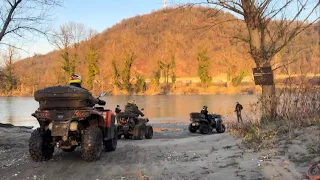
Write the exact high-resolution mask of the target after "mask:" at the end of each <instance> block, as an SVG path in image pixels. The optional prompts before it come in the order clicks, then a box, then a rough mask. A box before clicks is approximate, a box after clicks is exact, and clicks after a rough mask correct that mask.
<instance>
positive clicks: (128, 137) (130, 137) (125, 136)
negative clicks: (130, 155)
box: [124, 134, 132, 139]
mask: <svg viewBox="0 0 320 180" xmlns="http://www.w3.org/2000/svg"><path fill="white" fill-rule="evenodd" d="M124 138H125V139H132V135H131V134H125V135H124Z"/></svg>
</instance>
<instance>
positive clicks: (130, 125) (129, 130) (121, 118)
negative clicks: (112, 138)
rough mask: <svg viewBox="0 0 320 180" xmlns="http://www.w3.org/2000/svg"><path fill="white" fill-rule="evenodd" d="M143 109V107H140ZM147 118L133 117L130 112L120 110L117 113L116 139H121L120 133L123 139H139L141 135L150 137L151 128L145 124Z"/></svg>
mask: <svg viewBox="0 0 320 180" xmlns="http://www.w3.org/2000/svg"><path fill="white" fill-rule="evenodd" d="M141 110H143V109H141ZM148 122H149V119H148V118H138V117H135V115H134V114H133V113H130V112H120V113H118V114H117V130H118V139H121V137H122V135H123V136H124V138H125V139H132V137H133V139H135V140H141V139H143V137H145V138H146V139H152V137H153V128H152V126H150V125H147V123H148Z"/></svg>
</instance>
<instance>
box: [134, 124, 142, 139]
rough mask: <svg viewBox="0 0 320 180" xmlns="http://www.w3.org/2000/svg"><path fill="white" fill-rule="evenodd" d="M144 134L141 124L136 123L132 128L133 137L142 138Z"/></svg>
mask: <svg viewBox="0 0 320 180" xmlns="http://www.w3.org/2000/svg"><path fill="white" fill-rule="evenodd" d="M143 136H144V131H143V126H142V125H141V124H138V125H136V126H135V127H134V128H133V139H135V140H142V139H143Z"/></svg>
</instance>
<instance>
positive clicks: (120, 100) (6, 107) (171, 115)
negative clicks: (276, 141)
mask: <svg viewBox="0 0 320 180" xmlns="http://www.w3.org/2000/svg"><path fill="white" fill-rule="evenodd" d="M257 98H258V95H156V96H106V97H104V98H102V99H103V100H105V101H106V102H107V104H106V106H105V108H106V109H111V110H112V111H114V108H115V107H116V105H117V104H118V105H120V108H121V109H124V106H125V104H126V103H127V101H128V100H131V99H132V100H135V101H136V104H137V105H138V106H139V108H144V109H145V110H144V114H145V115H146V117H148V118H149V119H150V122H154V123H170V122H188V121H189V113H190V112H194V111H200V110H201V109H202V106H203V105H206V106H208V110H209V112H210V113H211V112H214V113H218V114H221V115H223V116H225V117H228V118H229V119H231V120H234V121H236V116H235V113H234V112H233V111H234V107H235V104H236V102H240V103H241V104H242V105H243V107H244V109H243V116H246V113H249V112H248V109H249V105H250V103H255V102H256V101H257ZM38 107H39V104H38V102H37V101H35V100H34V98H33V97H0V122H1V123H10V124H13V125H17V126H38V122H37V120H36V119H35V118H34V117H32V116H31V114H32V113H33V112H34V111H35V110H36V109H37V108H38Z"/></svg>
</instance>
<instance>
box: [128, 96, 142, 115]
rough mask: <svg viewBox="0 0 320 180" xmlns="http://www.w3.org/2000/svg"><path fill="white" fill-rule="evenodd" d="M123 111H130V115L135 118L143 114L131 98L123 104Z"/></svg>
mask: <svg viewBox="0 0 320 180" xmlns="http://www.w3.org/2000/svg"><path fill="white" fill-rule="evenodd" d="M124 112H127V113H132V115H133V116H134V117H135V118H137V117H139V115H140V116H142V117H143V116H144V114H143V113H142V112H141V111H140V110H139V108H138V106H137V105H136V104H135V103H134V101H133V100H129V101H128V103H127V105H126V106H125V109H124Z"/></svg>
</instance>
